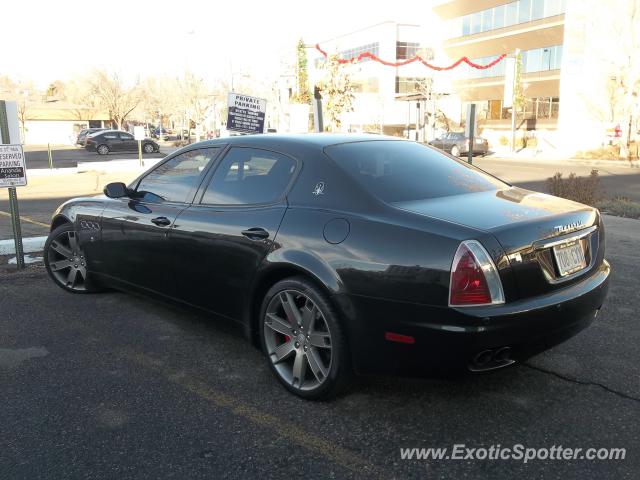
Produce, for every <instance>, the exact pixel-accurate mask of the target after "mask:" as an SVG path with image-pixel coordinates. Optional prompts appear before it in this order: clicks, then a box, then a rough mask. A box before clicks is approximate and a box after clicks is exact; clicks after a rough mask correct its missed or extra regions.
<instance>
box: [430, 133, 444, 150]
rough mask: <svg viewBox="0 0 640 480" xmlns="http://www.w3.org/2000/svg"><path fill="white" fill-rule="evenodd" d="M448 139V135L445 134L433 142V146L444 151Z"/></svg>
mask: <svg viewBox="0 0 640 480" xmlns="http://www.w3.org/2000/svg"><path fill="white" fill-rule="evenodd" d="M446 138H447V134H446V133H443V134H442V135H440V136H439V137H438V138H436V139H435V140H434V141H433V146H434V147H436V148H439V149H443V148H444V142H445V140H446Z"/></svg>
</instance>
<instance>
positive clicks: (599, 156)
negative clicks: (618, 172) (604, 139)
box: [576, 145, 620, 160]
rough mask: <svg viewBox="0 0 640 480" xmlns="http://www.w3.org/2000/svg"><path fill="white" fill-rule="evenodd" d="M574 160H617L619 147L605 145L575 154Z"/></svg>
mask: <svg viewBox="0 0 640 480" xmlns="http://www.w3.org/2000/svg"><path fill="white" fill-rule="evenodd" d="M576 158H586V159H590V160H619V159H620V146H618V145H607V146H605V147H599V148H594V149H593V150H585V151H584V152H577V153H576Z"/></svg>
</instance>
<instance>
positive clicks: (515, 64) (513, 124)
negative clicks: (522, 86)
mask: <svg viewBox="0 0 640 480" xmlns="http://www.w3.org/2000/svg"><path fill="white" fill-rule="evenodd" d="M519 58H520V49H519V48H516V51H515V56H514V62H513V79H512V82H513V83H512V86H511V151H512V152H515V151H516V116H517V114H518V112H517V111H516V96H517V94H518V92H517V87H518V85H517V83H518V77H519V76H520V71H519V70H520V62H519Z"/></svg>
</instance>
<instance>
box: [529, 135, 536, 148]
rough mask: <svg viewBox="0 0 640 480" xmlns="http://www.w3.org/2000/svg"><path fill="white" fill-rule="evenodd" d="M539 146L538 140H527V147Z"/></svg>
mask: <svg viewBox="0 0 640 480" xmlns="http://www.w3.org/2000/svg"><path fill="white" fill-rule="evenodd" d="M537 146H538V139H537V138H536V137H529V138H527V147H528V148H536V147H537Z"/></svg>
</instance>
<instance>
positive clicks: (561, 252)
mask: <svg viewBox="0 0 640 480" xmlns="http://www.w3.org/2000/svg"><path fill="white" fill-rule="evenodd" d="M553 254H554V255H555V257H556V263H557V264H558V270H559V271H560V276H561V277H566V276H567V275H570V274H572V273H575V272H577V271H578V270H582V269H583V268H585V267H586V266H587V261H586V260H585V258H584V251H583V250H582V244H581V243H580V242H573V243H565V244H563V245H556V246H555V247H553Z"/></svg>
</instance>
